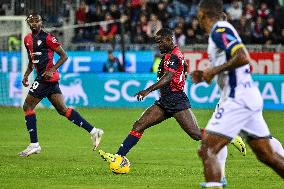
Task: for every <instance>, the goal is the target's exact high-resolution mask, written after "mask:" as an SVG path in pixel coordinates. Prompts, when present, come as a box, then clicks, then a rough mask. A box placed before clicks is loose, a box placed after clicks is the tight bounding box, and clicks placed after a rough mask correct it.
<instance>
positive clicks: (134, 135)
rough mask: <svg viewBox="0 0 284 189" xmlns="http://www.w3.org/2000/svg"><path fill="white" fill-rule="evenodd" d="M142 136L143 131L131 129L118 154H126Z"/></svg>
mask: <svg viewBox="0 0 284 189" xmlns="http://www.w3.org/2000/svg"><path fill="white" fill-rule="evenodd" d="M141 137H142V134H141V133H139V132H137V131H134V130H131V131H130V133H129V135H128V136H127V137H126V138H125V140H124V141H123V143H122V144H121V145H120V147H119V149H118V151H117V153H116V154H118V155H120V156H126V154H127V153H128V152H129V150H130V149H131V148H132V147H133V146H135V145H136V144H137V142H138V141H139V139H140V138H141Z"/></svg>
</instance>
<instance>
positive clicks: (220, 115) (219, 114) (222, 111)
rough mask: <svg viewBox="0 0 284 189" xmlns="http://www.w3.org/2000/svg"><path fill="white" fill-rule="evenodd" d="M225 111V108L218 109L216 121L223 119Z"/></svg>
mask: <svg viewBox="0 0 284 189" xmlns="http://www.w3.org/2000/svg"><path fill="white" fill-rule="evenodd" d="M224 111H225V110H224V108H218V109H217V112H216V113H215V118H216V119H221V117H222V115H223V113H224Z"/></svg>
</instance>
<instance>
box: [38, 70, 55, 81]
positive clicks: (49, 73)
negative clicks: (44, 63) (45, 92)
mask: <svg viewBox="0 0 284 189" xmlns="http://www.w3.org/2000/svg"><path fill="white" fill-rule="evenodd" d="M54 72H55V70H54V69H52V68H51V69H49V70H46V71H45V72H43V74H42V75H41V76H42V77H44V79H45V80H50V79H51V78H52V76H53V73H54Z"/></svg>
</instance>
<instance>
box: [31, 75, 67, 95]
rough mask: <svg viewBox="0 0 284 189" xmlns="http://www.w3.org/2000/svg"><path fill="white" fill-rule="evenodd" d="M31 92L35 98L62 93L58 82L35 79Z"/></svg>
mask: <svg viewBox="0 0 284 189" xmlns="http://www.w3.org/2000/svg"><path fill="white" fill-rule="evenodd" d="M29 94H30V95H31V96H33V97H35V98H38V99H43V98H45V97H48V98H49V97H50V95H52V94H62V92H61V90H60V88H59V84H58V82H46V81H39V80H35V81H34V82H33V84H32V86H31V88H30V89H29Z"/></svg>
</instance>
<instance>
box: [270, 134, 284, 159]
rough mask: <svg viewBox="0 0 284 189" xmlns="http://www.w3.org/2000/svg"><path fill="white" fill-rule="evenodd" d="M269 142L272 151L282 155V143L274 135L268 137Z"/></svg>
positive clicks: (283, 151) (283, 154)
mask: <svg viewBox="0 0 284 189" xmlns="http://www.w3.org/2000/svg"><path fill="white" fill-rule="evenodd" d="M269 142H270V145H271V147H272V149H273V151H274V152H276V153H278V154H279V155H281V156H282V157H284V149H283V146H282V144H281V143H280V142H279V141H278V140H277V139H276V138H274V137H272V138H270V139H269Z"/></svg>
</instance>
